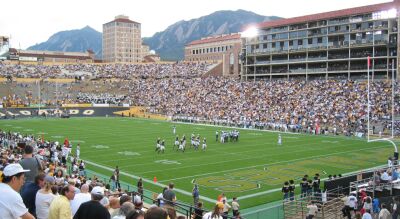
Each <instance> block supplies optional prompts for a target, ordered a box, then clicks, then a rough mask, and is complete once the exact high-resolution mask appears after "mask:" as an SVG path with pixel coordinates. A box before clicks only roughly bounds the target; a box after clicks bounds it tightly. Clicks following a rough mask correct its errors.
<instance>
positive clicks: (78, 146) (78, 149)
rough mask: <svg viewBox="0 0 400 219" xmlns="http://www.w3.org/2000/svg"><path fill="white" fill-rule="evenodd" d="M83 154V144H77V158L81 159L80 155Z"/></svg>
mask: <svg viewBox="0 0 400 219" xmlns="http://www.w3.org/2000/svg"><path fill="white" fill-rule="evenodd" d="M80 155H81V146H80V145H79V144H78V145H76V159H77V160H79V156H80Z"/></svg>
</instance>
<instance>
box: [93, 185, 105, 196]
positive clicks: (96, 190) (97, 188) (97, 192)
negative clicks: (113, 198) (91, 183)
mask: <svg viewBox="0 0 400 219" xmlns="http://www.w3.org/2000/svg"><path fill="white" fill-rule="evenodd" d="M90 193H92V194H95V195H104V189H103V187H100V186H95V187H93V189H92V192H90Z"/></svg>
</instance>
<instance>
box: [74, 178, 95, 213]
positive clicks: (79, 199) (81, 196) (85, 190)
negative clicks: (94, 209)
mask: <svg viewBox="0 0 400 219" xmlns="http://www.w3.org/2000/svg"><path fill="white" fill-rule="evenodd" d="M91 199H92V196H91V194H90V193H89V185H87V184H83V185H82V186H81V190H80V192H79V193H77V194H75V197H74V199H73V200H71V209H72V216H74V215H75V213H76V212H77V211H78V209H79V207H80V206H81V204H82V203H85V202H88V201H90V200H91Z"/></svg>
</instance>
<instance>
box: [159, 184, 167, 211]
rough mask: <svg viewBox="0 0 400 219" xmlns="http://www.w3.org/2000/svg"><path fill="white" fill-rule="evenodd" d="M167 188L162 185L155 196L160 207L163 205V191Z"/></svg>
mask: <svg viewBox="0 0 400 219" xmlns="http://www.w3.org/2000/svg"><path fill="white" fill-rule="evenodd" d="M167 190H168V187H164V188H163V191H162V192H161V193H160V194H158V196H157V203H158V204H157V205H158V207H161V208H162V207H164V193H165V191H167Z"/></svg>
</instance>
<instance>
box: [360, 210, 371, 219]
mask: <svg viewBox="0 0 400 219" xmlns="http://www.w3.org/2000/svg"><path fill="white" fill-rule="evenodd" d="M362 219H372V215H371V210H369V209H367V210H365V213H364V214H363V215H362Z"/></svg>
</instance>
